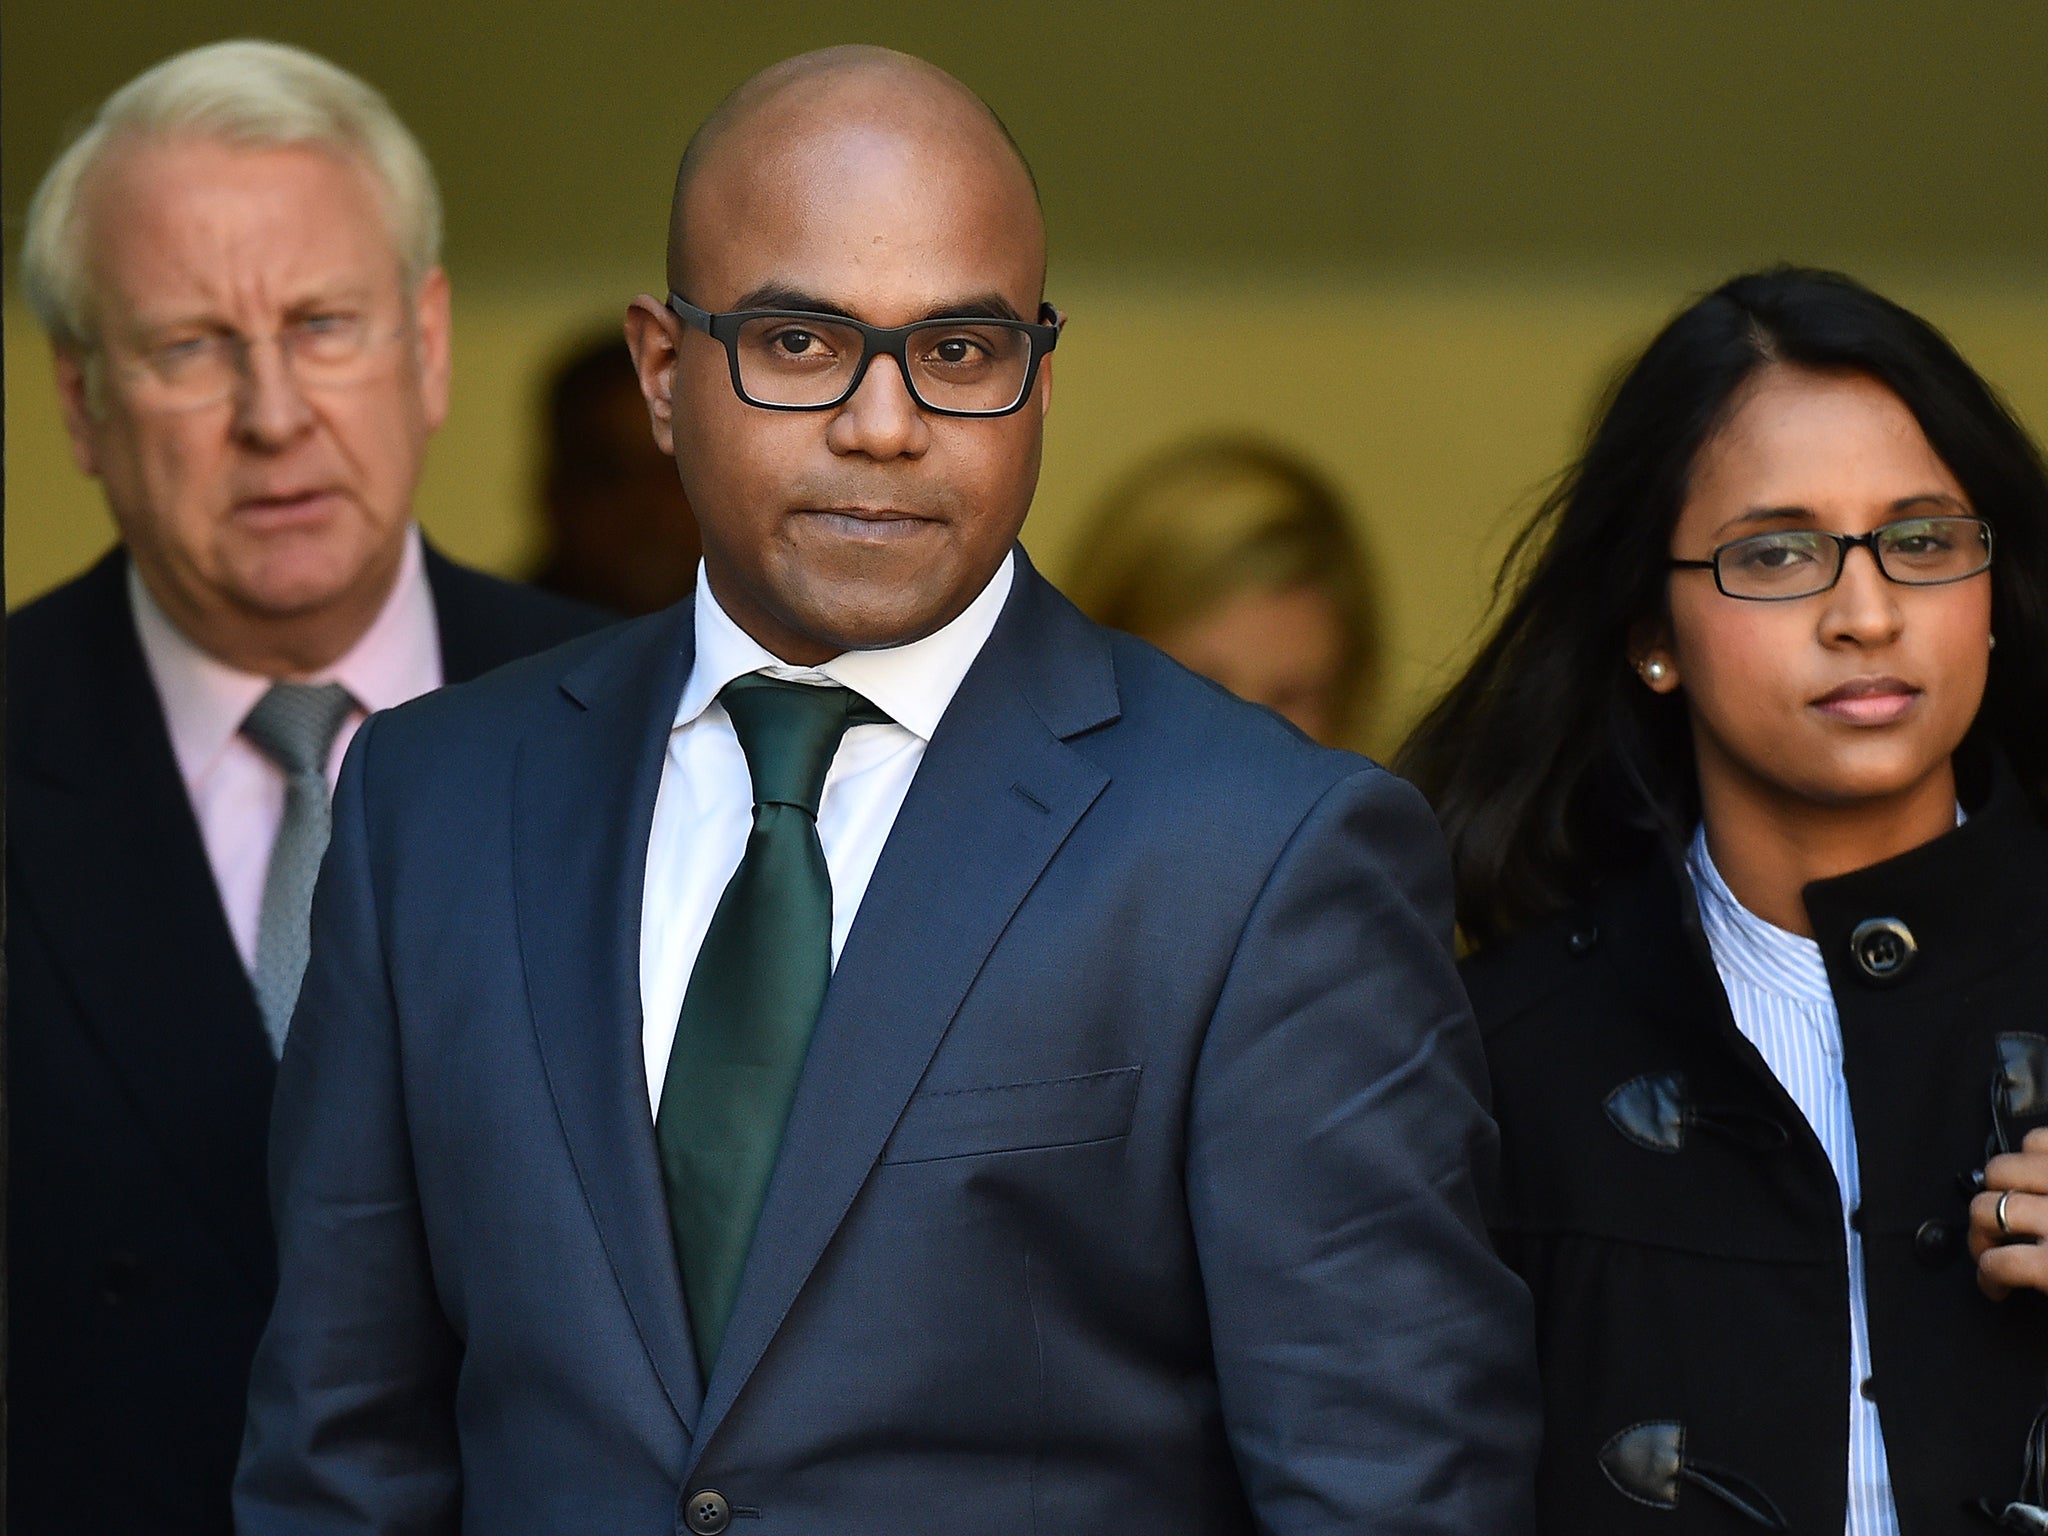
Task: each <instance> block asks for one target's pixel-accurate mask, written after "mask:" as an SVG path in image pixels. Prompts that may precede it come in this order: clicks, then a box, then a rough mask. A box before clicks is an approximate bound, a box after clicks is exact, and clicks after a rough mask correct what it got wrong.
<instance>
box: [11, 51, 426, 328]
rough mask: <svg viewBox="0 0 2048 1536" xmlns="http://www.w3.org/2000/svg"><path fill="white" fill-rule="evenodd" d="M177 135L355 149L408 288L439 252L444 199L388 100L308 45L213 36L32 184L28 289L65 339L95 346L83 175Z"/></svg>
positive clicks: (113, 109) (26, 240)
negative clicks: (140, 145)
mask: <svg viewBox="0 0 2048 1536" xmlns="http://www.w3.org/2000/svg"><path fill="white" fill-rule="evenodd" d="M179 134H185V135H191V136H194V137H198V138H206V139H214V140H219V141H223V142H226V143H229V144H234V145H239V146H247V147H249V148H263V149H268V148H283V147H286V146H297V145H304V146H309V147H313V148H323V149H329V150H333V151H336V152H338V153H341V154H345V155H349V156H352V157H354V158H355V159H357V160H359V161H361V162H362V164H363V165H364V166H365V167H366V168H367V169H368V170H369V171H370V172H371V174H372V175H373V176H374V177H375V179H376V181H377V182H378V184H379V187H380V189H381V190H382V192H383V197H384V207H385V217H386V221H387V223H388V225H389V230H390V235H391V243H392V245H393V247H394V248H395V249H396V251H397V253H398V258H399V262H400V265H401V266H402V268H403V270H404V272H405V277H406V285H407V287H408V288H409V289H410V288H417V286H418V285H419V282H420V280H421V279H422V278H424V277H425V276H426V275H427V274H428V273H429V272H431V271H432V270H433V269H434V267H435V265H436V264H437V263H438V262H439V261H440V259H441V195H440V192H439V190H438V189H437V188H436V187H435V185H434V173H433V170H432V168H431V167H430V166H428V164H427V157H426V156H425V155H424V154H423V153H421V151H420V146H419V143H418V141H416V140H415V139H414V138H413V136H412V135H411V133H409V132H408V131H407V130H406V127H405V124H403V123H401V122H400V121H399V120H398V116H397V114H396V113H394V112H393V111H392V110H391V107H390V105H389V103H387V102H386V101H385V100H384V98H383V96H382V95H380V94H379V93H378V92H377V91H376V90H374V89H373V88H372V87H370V86H369V85H367V84H365V83H364V82H363V81H361V80H358V79H357V78H356V77H355V76H354V75H352V74H350V73H348V71H346V70H344V69H340V68H338V67H336V66H335V65H333V64H330V63H328V62H327V61H326V60H325V59H323V58H320V57H318V56H317V55H315V54H311V53H308V52H306V51H305V50H304V49H302V48H292V47H288V46H286V45H285V44H282V43H266V42H257V41H252V40H241V41H236V42H225V43H210V44H208V45H206V46H205V47H203V48H193V49H191V50H189V51H187V52H185V53H180V54H177V55H174V56H173V57H171V58H168V59H166V60H164V61H163V62H162V63H161V64H158V65H155V66H154V67H153V68H150V69H148V70H145V71H144V72H143V73H142V74H140V75H137V76H136V77H135V78H134V79H133V80H131V81H129V82H128V83H127V84H126V85H124V86H122V87H121V89H120V90H118V91H116V92H114V94H113V95H111V96H109V97H108V98H107V99H106V101H105V102H104V103H102V104H101V106H100V109H99V111H98V113H97V114H95V115H94V117H93V120H92V121H91V122H90V123H89V124H87V125H86V127H85V129H84V131H83V132H81V133H80V134H79V135H78V136H77V137H76V138H75V139H73V140H72V141H71V143H70V144H69V145H67V146H66V147H65V149H64V152H63V153H62V154H60V155H59V156H58V157H57V159H56V161H55V163H53V164H52V165H51V167H50V169H49V171H48V173H47V174H45V175H44V177H43V180H42V185H41V186H39V187H37V188H36V194H35V197H34V199H33V200H31V202H30V203H29V207H28V227H27V232H26V234H25V236H24V237H23V239H22V246H21V286H22V292H23V294H24V295H25V296H26V297H27V299H28V302H29V306H30V307H31V308H32V309H33V310H34V311H35V313H36V318H37V319H38V320H40V321H41V322H42V325H43V329H44V330H46V331H48V332H49V334H50V337H51V339H52V340H53V341H55V342H56V343H57V344H58V345H60V346H64V347H69V348H72V349H75V350H80V351H90V350H91V349H92V348H93V346H94V344H95V341H96V337H95V335H94V332H93V327H92V321H91V317H90V315H89V312H88V311H89V300H90V299H91V297H92V294H91V291H90V285H91V272H90V264H89V263H88V261H87V260H86V250H85V242H86V230H85V228H84V223H85V221H84V218H83V208H82V201H83V200H82V198H81V191H82V189H83V187H84V185H85V181H86V178H87V177H88V176H89V175H90V174H91V172H92V169H93V167H94V166H96V165H97V164H99V162H100V161H101V160H102V159H103V158H105V156H106V154H107V153H108V151H109V150H110V149H112V148H113V147H114V146H116V145H117V144H119V143H121V142H123V141H129V140H134V139H138V138H144V137H150V138H156V137H165V136H170V135H179Z"/></svg>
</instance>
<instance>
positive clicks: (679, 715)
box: [675, 551, 1017, 742]
mask: <svg viewBox="0 0 2048 1536" xmlns="http://www.w3.org/2000/svg"><path fill="white" fill-rule="evenodd" d="M1016 563H1017V557H1016V554H1015V552H1014V551H1013V552H1012V553H1010V554H1008V555H1006V556H1004V557H1003V563H1002V564H1001V565H1000V566H998V567H997V568H996V573H995V575H993V576H991V577H990V578H989V581H988V585H987V586H985V587H983V588H982V589H981V592H980V594H979V595H978V596H977V597H976V598H975V599H974V601H973V602H971V603H969V604H968V605H967V607H966V608H965V609H964V610H963V611H962V612H961V613H960V615H959V617H957V618H955V619H954V620H953V621H952V622H951V623H950V624H947V625H946V626H945V627H944V628H943V629H940V630H936V631H934V632H933V633H932V634H929V635H926V636H925V637H924V638H923V639H922V640H913V641H911V642H910V643H909V644H908V645H893V646H889V647H887V648H886V649H883V650H874V651H844V652H841V653H840V654H839V655H837V656H835V657H833V658H832V659H831V660H830V661H828V662H824V663H823V664H821V665H819V666H816V667H794V666H791V665H790V664H789V663H787V662H785V661H783V660H782V659H781V658H779V657H778V656H776V655H775V654H774V653H773V652H772V651H770V650H768V649H767V647H765V646H763V645H762V644H761V643H760V642H759V641H758V640H756V639H755V638H754V637H753V636H752V635H749V634H748V633H747V632H746V631H745V630H743V629H741V628H740V627H739V625H737V624H735V623H734V622H733V621H732V618H731V617H730V616H729V615H728V614H727V613H726V611H725V610H724V609H723V608H722V607H720V606H719V603H718V598H717V595H716V594H715V593H713V592H712V590H711V582H710V579H709V577H708V575H707V574H706V572H705V569H704V567H703V565H702V564H701V563H700V564H699V565H698V567H697V601H696V605H695V606H696V615H695V629H696V635H697V656H696V661H695V662H694V664H693V665H692V666H691V668H690V680H689V682H688V683H686V684H684V686H683V696H682V699H681V700H680V701H679V702H678V703H677V705H676V718H675V723H676V724H677V725H678V726H683V725H688V724H689V723H690V722H691V721H692V720H695V719H696V718H697V717H698V716H699V715H701V714H703V713H704V711H705V710H706V709H707V708H709V707H710V704H711V701H712V700H713V699H715V698H717V697H718V690H719V689H721V688H723V687H724V686H725V685H726V684H727V683H729V682H731V681H732V680H733V679H734V678H736V677H745V676H746V675H747V674H748V673H750V672H765V673H767V674H768V675H770V676H771V677H781V678H787V679H789V680H791V681H794V682H810V683H819V682H833V683H837V684H839V685H840V686H841V687H844V688H851V689H852V690H853V691H854V692H855V693H857V694H859V695H860V696H861V697H862V698H864V699H866V700H867V701H868V702H869V703H871V704H873V705H874V706H875V707H876V708H878V709H880V710H881V711H882V712H883V713H884V714H886V715H888V717H889V718H890V719H891V720H894V721H895V722H896V723H897V724H898V725H901V726H902V727H903V728H904V729H905V730H907V731H909V732H910V733H911V734H912V735H914V736H916V737H918V738H919V739H920V740H922V741H927V742H928V741H930V740H931V739H932V734H933V732H935V731H937V730H938V728H939V719H940V717H941V716H943V715H944V714H945V713H946V706H947V705H949V704H951V703H952V702H953V695H954V694H955V693H957V692H958V691H959V689H960V683H961V680H962V679H964V678H965V677H966V676H967V669H968V668H969V667H971V666H973V665H974V658H975V657H977V656H979V655H980V654H981V648H982V646H984V645H985V644H987V643H988V637H989V635H990V634H991V633H992V632H993V631H994V629H995V627H996V620H997V619H998V618H999V617H1001V615H1002V611H1003V604H1004V602H1006V601H1007V600H1008V598H1009V595H1010V587H1011V585H1012V584H1013V583H1014V581H1015V580H1016Z"/></svg>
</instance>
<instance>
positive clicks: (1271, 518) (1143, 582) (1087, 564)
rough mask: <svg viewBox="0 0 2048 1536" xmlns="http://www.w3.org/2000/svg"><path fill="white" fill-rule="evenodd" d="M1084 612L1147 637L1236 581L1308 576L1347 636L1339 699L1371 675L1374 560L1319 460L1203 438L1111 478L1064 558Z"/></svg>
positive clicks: (1275, 583)
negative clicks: (1075, 552) (1315, 463)
mask: <svg viewBox="0 0 2048 1536" xmlns="http://www.w3.org/2000/svg"><path fill="white" fill-rule="evenodd" d="M1070 570H1071V571H1072V573H1073V574H1072V576H1071V578H1070V580H1069V581H1068V582H1067V584H1066V586H1067V592H1068V595H1069V596H1071V597H1072V598H1073V600H1074V602H1075V603H1076V604H1077V605H1078V606H1079V607H1080V608H1081V609H1082V610H1083V611H1085V612H1086V613H1087V614H1088V615H1089V617H1090V618H1093V619H1094V620H1096V622H1098V623H1101V624H1108V625H1110V626H1112V627H1113V628H1116V629H1124V630H1129V631H1130V632H1131V633H1132V634H1135V635H1139V636H1141V637H1144V638H1147V639H1152V638H1157V637H1159V636H1162V635H1165V634H1167V633H1168V632H1170V631H1171V630H1173V629H1176V628H1178V627H1179V626H1180V625H1181V624H1183V623H1185V622H1186V621H1188V620H1190V619H1193V618H1195V617H1196V616H1198V615H1200V614H1203V613H1206V612H1207V611H1209V610H1210V609H1211V608H1213V607H1215V606H1216V605H1218V604H1219V603H1221V602H1223V601H1224V600H1225V599H1226V598H1230V597H1234V596H1236V595H1237V594H1238V593H1240V592H1249V591H1274V590H1281V589H1286V588H1292V587H1312V588H1314V589H1315V590H1316V591H1318V592H1322V593H1324V594H1325V595H1327V596H1328V597H1329V598H1330V600H1331V603H1332V605H1333V606H1334V607H1335V609H1336V611H1337V616H1338V620H1339V623H1340V625H1341V626H1342V630H1343V635H1344V674H1345V679H1346V688H1345V692H1346V694H1347V701H1346V702H1347V703H1348V704H1349V705H1350V706H1351V707H1352V708H1353V710H1354V711H1355V710H1356V708H1357V706H1358V705H1359V703H1360V701H1361V699H1369V697H1370V695H1371V693H1372V692H1373V689H1374V686H1375V685H1376V684H1377V682H1378V672H1379V663H1380V624H1379V611H1378V603H1377V601H1376V599H1375V597H1374V591H1373V580H1372V569H1371V564H1370V561H1369V559H1368V557H1367V555H1366V551H1365V549H1364V547H1363V545H1362V543H1361V541H1360V538H1359V534H1358V531H1357V529H1356V526H1355V524H1354V521H1353V518H1352V516H1351V513H1350V511H1349V509H1348V508H1347V507H1346V506H1345V504H1344V500H1343V498H1342V497H1341V496H1340V495H1339V494H1338V492H1337V490H1336V488H1335V487H1334V486H1332V485H1331V484H1330V482H1329V481H1328V480H1327V479H1325V478H1324V477H1323V475H1322V474H1320V473H1319V472H1318V471H1317V470H1315V469H1314V468H1313V467H1311V466H1310V465H1308V464H1306V463H1304V462H1303V461H1302V460H1301V459H1299V458H1297V457H1295V456H1294V455H1293V454H1290V453H1288V452H1286V451H1284V450H1282V449H1279V448H1275V447H1272V446H1270V445H1268V444H1265V443H1262V442H1259V441H1256V440H1254V439H1250V438H1239V437H1205V438H1197V439H1195V440H1194V441H1192V442H1187V443H1182V444H1179V445H1177V446H1175V447H1172V448H1168V449H1167V450H1166V451H1164V452H1162V453H1160V454H1157V455H1155V456H1154V457H1152V458H1150V459H1147V460H1145V461H1144V462H1143V463H1141V464H1139V465H1138V466H1137V467H1136V468H1134V469H1133V470H1132V471H1131V472H1130V473H1129V474H1128V475H1126V476H1125V477H1124V478H1123V479H1122V480H1120V481H1118V482H1117V484H1116V485H1115V486H1114V487H1112V488H1111V490H1110V492H1109V493H1108V495H1106V496H1105V497H1104V498H1103V499H1102V501H1101V502H1100V503H1098V504H1097V507H1096V511H1095V515H1094V518H1093V520H1092V521H1091V523H1090V525H1089V532H1088V535H1087V536H1086V538H1085V540H1084V542H1083V546H1082V549H1081V552H1080V554H1079V556H1078V558H1077V559H1076V560H1075V561H1074V562H1073V564H1072V565H1071V567H1070Z"/></svg>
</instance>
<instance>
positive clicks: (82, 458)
mask: <svg viewBox="0 0 2048 1536" xmlns="http://www.w3.org/2000/svg"><path fill="white" fill-rule="evenodd" d="M52 361H53V364H54V366H55V368H56V372H57V399H58V401H59V403H60V404H61V405H62V406H63V409H64V434H65V436H66V437H68V438H70V440H71V462H72V463H74V464H76V465H77V466H78V471H79V473H80V474H84V475H91V476H92V477H93V478H95V479H97V478H99V472H100V464H99V454H98V453H97V452H96V451H95V449H94V446H93V437H94V433H93V424H94V423H95V422H96V421H98V420H99V410H98V407H97V402H96V401H95V400H94V399H93V396H94V395H95V394H96V393H97V392H98V391H97V388H96V386H97V384H98V383H99V381H98V380H96V379H95V378H94V374H95V373H96V372H98V370H97V369H96V368H95V367H94V366H93V363H92V361H91V359H89V358H87V357H86V356H84V355H83V354H81V353H78V352H74V351H72V350H71V349H70V348H69V347H63V346H60V347H58V348H57V350H56V355H55V357H54V358H53V359H52Z"/></svg>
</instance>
